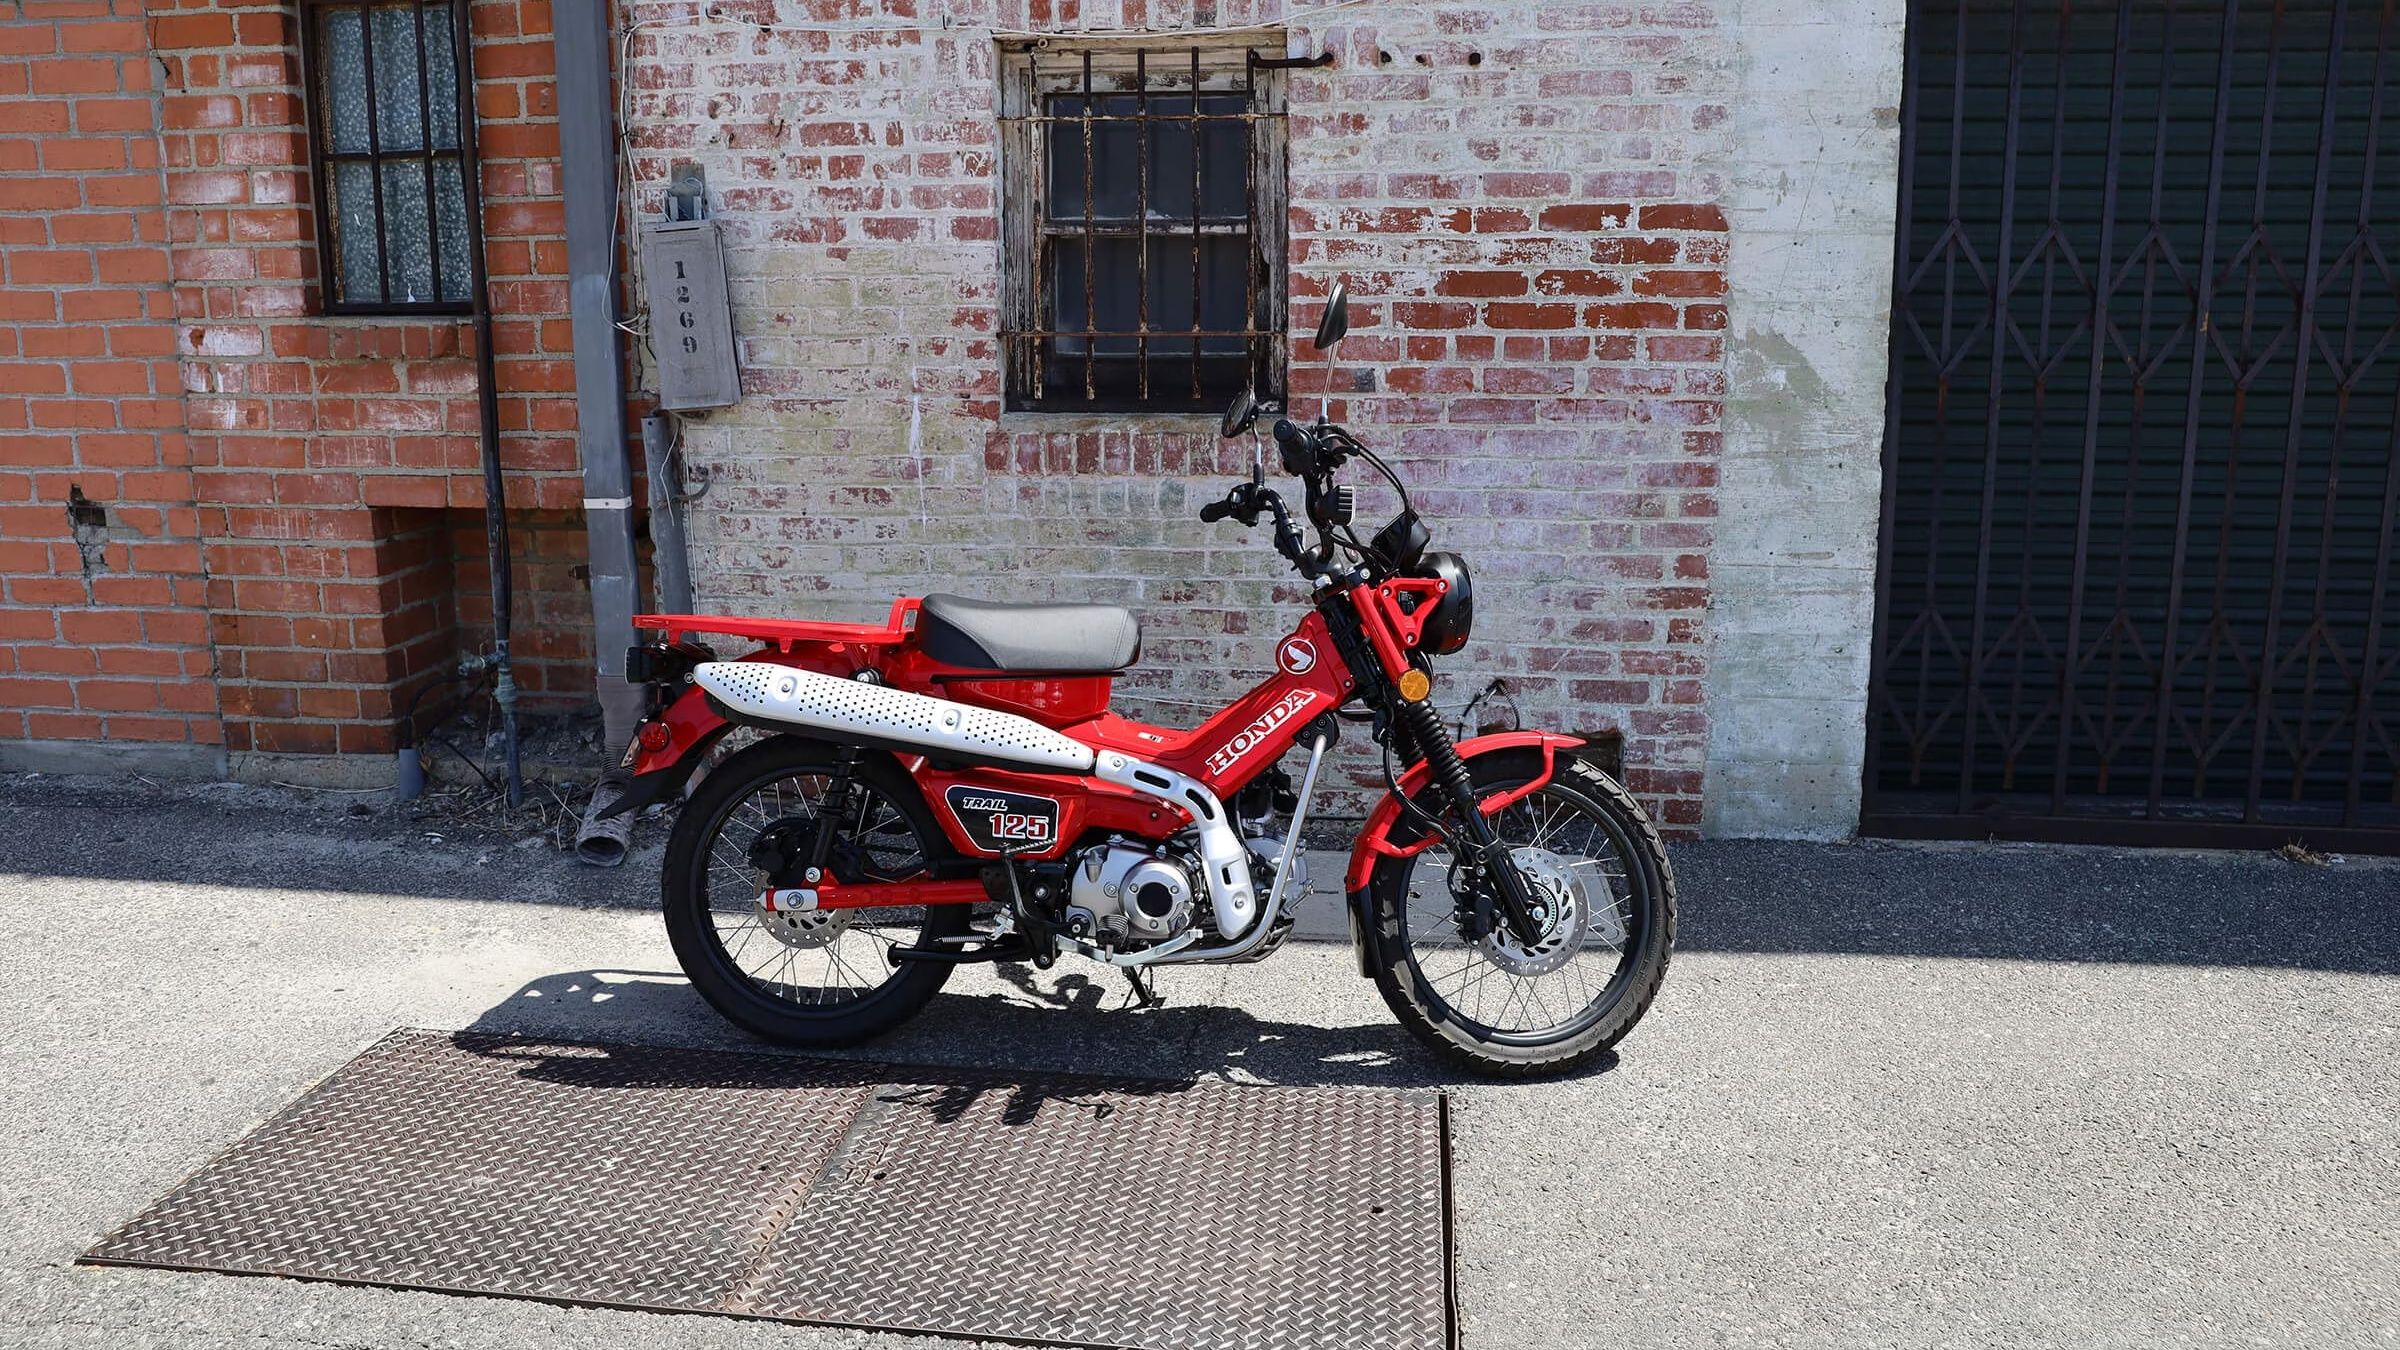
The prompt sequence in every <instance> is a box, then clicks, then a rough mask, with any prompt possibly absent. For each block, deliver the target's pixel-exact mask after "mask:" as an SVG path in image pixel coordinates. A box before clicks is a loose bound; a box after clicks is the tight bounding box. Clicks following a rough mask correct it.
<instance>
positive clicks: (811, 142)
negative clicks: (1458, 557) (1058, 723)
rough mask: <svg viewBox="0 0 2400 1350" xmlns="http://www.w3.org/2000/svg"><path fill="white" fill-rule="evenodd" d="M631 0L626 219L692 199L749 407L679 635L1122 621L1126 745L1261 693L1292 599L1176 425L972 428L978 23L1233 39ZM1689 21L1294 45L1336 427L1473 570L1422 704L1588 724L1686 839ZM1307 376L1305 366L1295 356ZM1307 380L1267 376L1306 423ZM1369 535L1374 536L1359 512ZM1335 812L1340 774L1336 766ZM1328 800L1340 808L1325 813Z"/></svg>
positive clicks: (1695, 541)
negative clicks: (1394, 480)
mask: <svg viewBox="0 0 2400 1350" xmlns="http://www.w3.org/2000/svg"><path fill="white" fill-rule="evenodd" d="M703 8H704V7H703V6H700V5H698V4H694V3H690V2H689V0H634V3H633V4H632V5H631V15H632V17H633V18H634V19H635V21H636V22H637V24H638V25H639V27H638V28H637V32H636V36H635V40H634V43H633V60H632V64H631V66H630V67H629V68H628V70H627V71H626V72H625V78H626V79H627V81H628V83H629V85H630V102H631V110H632V116H631V118H630V120H629V130H630V133H631V136H632V139H633V143H634V146H635V159H634V163H633V166H632V167H633V171H634V173H635V175H636V177H637V180H638V182H639V183H640V185H641V187H642V189H643V190H642V192H641V193H640V196H639V200H638V202H637V206H638V207H639V209H642V210H648V211H655V210H657V209H658V187H659V185H660V184H661V183H663V181H664V178H665V176H666V172H667V167H668V164H669V162H670V161H671V160H673V159H678V158H693V159H697V160H699V161H701V162H702V163H703V164H705V166H706V167H707V169H708V173H709V180H710V183H711V185H712V187H713V188H714V189H716V190H717V191H718V192H719V194H720V195H721V198H722V201H721V203H720V206H721V210H722V213H723V215H724V218H725V220H726V228H727V231H728V237H729V240H730V250H731V251H730V258H731V264H732V270H733V275H734V292H735V295H734V300H735V309H736V322H737V327H738V329H739V331H740V332H741V334H742V335H743V358H744V368H745V369H744V380H745V390H746V393H747V397H746V399H745V401H744V403H743V404H742V405H741V406H740V407H739V408H737V409H734V410H732V411H730V412H728V413H724V414H719V415H716V416H713V417H711V418H708V419H705V420H698V421H695V422H694V423H693V424H692V425H691V426H690V427H689V428H688V430H687V434H686V444H687V447H688V450H689V453H690V455H691V457H692V458H693V459H694V460H695V461H696V462H698V463H700V464H701V465H703V466H705V467H706V468H707V469H709V470H710V471H711V472H712V473H713V475H714V477H713V479H712V486H711V488H710V490H709V493H708V495H707V496H706V497H704V498H703V499H702V500H701V501H700V502H699V503H698V504H697V506H696V511H695V519H694V521H693V527H692V533H693V548H694V569H695V572H696V575H697V581H698V587H699V590H700V593H701V596H702V603H703V607H704V608H706V607H713V606H719V605H722V606H726V607H731V608H736V609H745V608H746V609H754V610H768V611H787V612H794V613H807V614H811V615H818V616H824V617H833V618H865V617H871V616H875V615H879V614H880V613H881V612H882V610H883V608H884V606H885V605H886V604H887V603H888V600H889V597H890V596H891V595H892V594H894V593H897V592H911V591H920V590H924V589H929V588H940V587H950V586H955V587H957V588H958V589H961V590H965V591H968V592H971V593H976V594H982V595H986V596H991V597H995V598H1028V599H1030V598H1052V597H1056V598H1083V597H1088V598H1094V599H1106V600H1115V601H1120V602H1123V603H1126V604H1130V605H1132V606H1134V607H1135V608H1136V609H1137V610H1139V611H1140V612H1141V614H1142V617H1143V620H1144V623H1145V628H1146V632H1147V634H1148V637H1147V640H1146V643H1145V662H1146V664H1145V668H1144V670H1143V671H1142V672H1141V673H1139V674H1138V675H1137V676H1136V677H1134V678H1133V680H1131V681H1130V682H1129V686H1128V687H1129V691H1130V692H1133V693H1137V694H1140V695H1144V696H1145V697H1144V698H1141V699H1136V700H1133V702H1134V704H1135V707H1136V709H1137V710H1138V711H1145V712H1147V713H1149V714H1151V715H1153V716H1156V717H1158V718H1160V719H1161V720H1168V721H1178V722H1184V723H1188V722H1189V721H1190V720H1192V719H1194V718H1196V717H1197V716H1198V715H1199V710H1198V709H1197V708H1192V707H1185V706H1181V705H1180V704H1179V703H1177V702H1174V701H1171V700H1193V701H1197V702H1201V703H1209V702H1221V701H1222V700H1223V699H1224V698H1225V697H1226V696H1227V695H1228V694H1229V693H1230V692H1232V691H1233V690H1235V689H1236V688H1238V687H1241V686H1244V685H1246V684H1248V683H1251V682H1254V681H1255V680H1256V679H1258V678H1260V677H1261V676H1262V675H1263V673H1264V672H1265V670H1266V668H1267V660H1268V654H1269V651H1270V644H1271V642H1272V639H1273V637H1274V636H1275V635H1276V634H1277V633H1278V632H1280V631H1281V630H1282V629H1283V627H1284V626H1286V625H1287V624H1288V623H1289V622H1290V621H1291V619H1292V618H1293V616H1294V614H1295V613H1296V608H1297V606H1298V605H1299V604H1300V603H1301V602H1302V599H1303V596H1302V593H1301V590H1300V588H1299V586H1298V585H1297V583H1296V582H1295V581H1294V580H1293V579H1292V578H1291V577H1290V576H1289V575H1288V573H1286V572H1285V571H1284V570H1283V568H1282V564H1281V562H1280V560H1278V559H1277V558H1275V557H1274V555H1273V554H1272V553H1271V552H1270V551H1269V550H1268V549H1267V548H1266V546H1265V540H1264V539H1263V538H1260V537H1252V536H1247V535H1245V534H1243V533H1242V532H1240V531H1238V530H1236V529H1235V528H1233V527H1231V526H1216V527H1209V526H1202V525H1200V524H1198V523H1197V521H1196V520H1195V519H1194V513H1195V511H1196V510H1197V508H1198V507H1199V505H1200V504H1201V503H1203V502H1205V501H1207V500H1210V499H1212V498H1214V497H1216V496H1217V495H1219V494H1220V493H1221V492H1222V490H1223V486H1224V482H1225V480H1226V479H1227V478H1229V477H1230V476H1232V475H1234V474H1235V473H1237V472H1240V471H1242V470H1243V469H1245V468H1246V466H1247V459H1248V451H1247V448H1246V447H1236V446H1227V445H1225V444H1222V443H1221V442H1219V441H1218V440H1217V438H1216V436H1215V434H1214V431H1213V428H1212V426H1211V423H1212V422H1213V419H1207V418H1190V417H1184V418H1175V417H1145V418H1125V417H1104V418H1084V417H1071V416H1059V415H1054V414H1053V415H1044V414H1014V413H1010V414H1003V413H1002V412H1001V410H1000V400H999V388H1000V385H999V373H998V368H997V355H998V353H997V344H996V341H995V340H994V338H993V337H992V334H993V333H994V331H995V330H996V328H997V326H998V313H997V301H998V279H999V268H1000V265H1001V263H1000V250H999V245H998V243H997V231H996V229H995V228H994V222H995V212H996V209H997V186H996V184H997V179H996V176H995V167H996V166H995V149H996V135H995V130H994V125H993V121H992V118H993V112H994V104H995V97H994V95H995V89H996V84H995V81H996V71H995V58H994V47H993V30H994V29H1009V30H1025V29H1052V28H1056V27H1059V26H1064V25H1074V24H1084V25H1090V26H1093V27H1098V28H1110V27H1121V26H1145V25H1147V26H1152V27H1157V28H1166V29H1180V28H1184V27H1188V26H1190V25H1192V24H1194V23H1195V22H1211V23H1213V24H1215V25H1218V26H1233V25H1237V24H1242V23H1249V22H1266V21H1273V20H1275V19H1277V18H1278V17H1279V16H1280V15H1281V14H1282V12H1283V9H1282V6H1281V5H1280V4H1277V3H1271V2H1268V0H1258V2H1257V3H1249V4H1242V3H1231V2H1226V3H1217V4H1208V3H1204V0H1192V2H1191V3H1186V2H1183V0H1175V2H1173V3H1170V2H1168V0H1153V2H1152V3H1147V4H1145V3H1142V2H1141V0H1117V3H1100V2H1098V0H1093V2H1090V3H1083V4H1080V5H1077V4H1075V3H1073V0H1056V2H1055V3H1052V2H1051V0H956V2H955V3H950V4H947V5H945V6H943V13H944V15H945V21H944V22H938V23H923V22H920V21H919V20H918V18H917V14H918V10H917V7H916V6H915V5H914V4H912V3H908V2H907V0H885V3H881V4H877V3H859V4H852V5H846V6H843V7H841V9H842V16H843V22H842V23H840V24H838V25H819V24H817V23H816V18H817V16H818V12H819V10H820V9H821V8H822V7H820V6H816V5H811V4H803V3H800V2H799V0H781V2H780V3H778V2H777V0H749V2H748V3H743V4H726V3H719V4H717V5H715V6H714V7H713V11H711V12H713V14H715V15H718V16H736V15H738V16H739V17H741V18H744V19H748V20H751V21H752V22H748V23H733V22H724V21H720V20H719V19H716V18H711V17H707V16H706V15H704V14H703V12H702V11H703ZM1716 20H1717V13H1716V10H1715V9H1714V8H1713V7H1712V6H1711V5H1708V4H1682V5H1675V4H1666V5H1656V6H1642V7H1638V8H1636V7H1631V6H1621V5H1608V4H1573V3H1557V4H1551V3H1545V4H1538V5H1537V4H1529V3H1527V4H1518V3H1497V2H1488V0H1487V2H1486V3H1428V4H1420V5H1408V6H1394V7H1390V8H1388V9H1387V8H1386V7H1382V6H1365V7H1356V8H1350V9H1327V10H1323V11H1322V12H1318V13H1308V14H1302V15H1301V17H1300V18H1298V19H1297V20H1296V21H1295V22H1294V23H1293V25H1292V36H1291V39H1290V44H1289V49H1290V50H1291V51H1293V52H1295V53H1314V52H1318V51H1328V50H1329V51H1331V52H1333V53H1334V54H1335V56H1336V58H1337V62H1336V64H1335V65H1334V66H1333V67H1332V68H1331V69H1329V70H1324V71H1313V72H1312V71H1295V72H1293V73H1292V74H1291V75H1290V77H1289V80H1288V84H1287V89H1288V97H1289V103H1290V108H1291V132H1292V135H1291V146H1292V149H1291V155H1290V175H1289V177H1290V183H1289V186H1290V220H1291V254H1290V263H1291V274H1292V282H1291V286H1292V293H1293V296H1294V320H1295V326H1296V327H1297V328H1299V329H1302V330H1305V329H1306V328H1307V327H1308V326H1309V325H1310V324H1311V323H1313V321H1314V318H1315V312H1316V304H1317V302H1321V298H1322V297H1323V296H1324V294H1325V293H1326V291H1327V290H1328V288H1329V287H1330V285H1331V283H1332V282H1333V280H1334V279H1336V278H1337V277H1340V278H1347V280H1348V282H1349V284H1350V287H1351V293H1352V296H1353V302H1352V317H1353V331H1354V333H1355V334H1356V336H1354V337H1353V338H1351V339H1350V341H1349V342H1348V343H1346V344H1344V346H1343V347H1342V350H1341V361H1340V365H1339V367H1338V373H1337V375H1336V383H1337V386H1338V388H1339V389H1340V391H1341V392H1340V396H1339V397H1338V398H1337V399H1336V400H1335V403H1334V407H1333V413H1334V415H1335V416H1336V417H1337V418H1340V419H1342V420H1345V421H1347V422H1348V423H1350V424H1351V425H1352V426H1353V427H1354V429H1356V430H1358V431H1359V432H1360V433H1361V434H1362V435H1363V436H1365V437H1367V438H1369V439H1370V440H1372V441H1373V442H1374V443H1376V444H1377V445H1378V446H1380V447H1382V448H1384V449H1386V450H1387V451H1390V452H1392V453H1393V456H1394V458H1395V459H1396V461H1397V463H1398V465H1399V467H1400V469H1401V472H1402V473H1403V475H1404V476H1405V477H1406V478H1408V480H1409V481H1410V482H1411V484H1412V485H1413V487H1414V489H1415V491H1416V494H1417V501H1418V505H1419V507H1420V509H1421V510H1423V511H1424V512H1425V514H1426V515H1428V516H1429V517H1430V518H1432V520H1433V521H1434V528H1435V535H1436V546H1437V547H1446V548H1452V549H1456V550H1458V551H1460V552H1462V553H1464V554H1466V555H1467V556H1468V558H1469V559H1470V561H1471V562H1472V564H1473V565H1474V568H1475V573H1476V579H1477V582H1478V587H1477V590H1478V595H1477V608H1478V614H1477V631H1476V638H1475V641H1474V642H1473V643H1472V644H1471V645H1470V647H1469V648H1468V650H1467V651H1466V652H1465V653H1463V654H1462V655H1461V656H1460V657H1457V658H1453V659H1452V660H1451V661H1449V662H1448V663H1446V665H1445V667H1444V668H1445V670H1446V671H1447V672H1449V673H1448V674H1447V675H1446V677H1445V678H1444V680H1443V681H1442V683H1441V684H1440V685H1439V686H1437V692H1436V696H1435V697H1436V700H1437V702H1442V703H1445V704H1452V705H1455V704H1458V703H1463V702H1464V701H1465V700H1466V699H1467V698H1468V697H1470V696H1471V695H1472V694H1474V693H1475V692H1476V690H1477V689H1479V688H1480V687H1481V684H1482V681H1483V679H1484V678H1485V676H1486V675H1487V674H1498V675H1502V676H1504V677H1506V678H1507V679H1508V681H1509V682H1510V684H1511V685H1512V686H1513V688H1514V689H1515V691H1516V694H1515V702H1516V704H1517V705H1518V707H1519V709H1520V710H1521V711H1522V713H1523V715H1524V718H1525V720H1526V722H1527V723H1528V724H1529V725H1550V726H1556V727H1561V728H1565V729H1569V730H1578V731H1594V732H1598V731H1615V732H1620V733H1622V734H1623V736H1624V737H1625V741H1626V751H1625V753H1626V761H1627V764H1628V767H1629V778H1630V780H1631V782H1632V783H1633V785H1634V786H1635V788H1636V789H1637V791H1639V792H1640V793H1642V794H1643V795H1644V796H1645V797H1646V798H1648V799H1649V800H1650V801H1651V802H1652V803H1653V805H1654V806H1655V807H1656V809H1657V810H1658V811H1659V812H1660V813H1661V815H1662V816H1663V817H1664V819H1665V820H1666V821H1668V822H1669V823H1671V824H1672V825H1673V826H1675V827H1677V828H1679V829H1688V828H1689V827H1691V826H1693V825H1695V824H1696V823H1697V821H1698V819H1699V791H1700V786H1701V770H1702V755H1703V747H1704V745H1705V742H1706V736H1707V722H1706V713H1705V710H1704V708H1703V707H1702V704H1701V694H1702V689H1703V687H1704V683H1703V682H1704V679H1705V675H1706V660H1707V657H1706V651H1707V648H1706V626H1705V623H1704V617H1705V612H1706V608H1707V604H1708V599H1709V591H1708V559H1709V553H1710V545H1711V541H1712V532H1713V528H1714V521H1715V514H1716V511H1715V504H1716V497H1715V489H1716V474H1717V456H1718V452H1719V449H1720V447H1719V437H1718V431H1717V426H1718V422H1719V419H1720V416H1721V412H1722V400H1723V394H1724V388H1725V365H1724V351H1723V345H1722V338H1721V333H1722V330H1723V329H1724V327H1725V321H1726V316H1725V310H1724V306H1723V305H1722V304H1721V303H1720V301H1719V299H1718V297H1720V296H1721V295H1722V294H1723V292H1724V265H1725V233H1724V230H1725V222H1724V220H1723V218H1722V216H1721V215H1720V213H1719V212H1718V210H1717V208H1716V207H1715V205H1714V203H1715V201H1716V199H1717V196H1718V193H1719V189H1720V185H1719V183H1718V181H1717V179H1716V177H1715V175H1714V173H1713V172H1712V171H1711V170H1710V168H1709V167H1708V166H1709V165H1711V164H1713V163H1715V162H1717V161H1718V159H1719V158H1720V157H1721V156H1722V154H1723V150H1724V144H1723V142H1724V137H1725V134H1726V133H1725V131H1724V129H1723V124H1724V122H1725V120H1726V108H1725V106H1724V100H1725V98H1726V95H1727V92H1728V90H1729V88H1730V84H1729V80H1728V78H1727V76H1726V74H1725V71H1726V69H1727V68H1728V66H1729V64H1730V63H1729V62H1728V60H1727V44H1726V43H1725V41H1724V39H1723V38H1722V37H1721V35H1720V34H1719V33H1718V32H1717V30H1716ZM1300 345H1303V348H1304V344H1300ZM1318 379H1319V375H1318V372H1317V370H1316V369H1315V368H1314V367H1313V366H1312V365H1311V364H1308V363H1303V364H1301V365H1300V366H1298V367H1297V368H1296V369H1295V370H1294V372H1293V384H1294V390H1295V394H1296V395H1297V396H1299V401H1300V403H1301V406H1302V407H1303V408H1304V409H1306V408H1308V407H1309V406H1310V402H1311V400H1310V395H1311V394H1312V393H1313V391H1314V390H1315V388H1316V381H1317V380H1318ZM1361 497H1362V505H1361V516H1362V518H1364V519H1370V520H1372V519H1380V516H1381V514H1383V513H1388V512H1389V510H1390V509H1391V507H1392V503H1391V502H1390V501H1389V500H1388V499H1387V498H1385V497H1383V496H1381V495H1379V494H1378V493H1377V492H1374V491H1370V490H1367V487H1366V485H1365V484H1362V485H1361ZM1351 768H1352V770H1353V773H1354V780H1353V781H1355V782H1360V783H1363V782H1365V781H1366V779H1367V771H1366V767H1365V766H1364V765H1363V764H1362V763H1359V762H1356V761H1354V762H1353V763H1352V765H1351ZM1351 801H1352V804H1355V801H1356V798H1352V799H1351Z"/></svg>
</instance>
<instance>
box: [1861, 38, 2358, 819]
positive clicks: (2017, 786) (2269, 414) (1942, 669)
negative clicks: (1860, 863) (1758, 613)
mask: <svg viewBox="0 0 2400 1350" xmlns="http://www.w3.org/2000/svg"><path fill="white" fill-rule="evenodd" d="M2394 39H2395V22H2394V5H2393V2H2392V0H2351V2H2350V3H2338V2H2337V0H2320V3H2314V4H2301V3H2288V4H2268V3H2215V4H2210V3H2169V2H2167V0H2127V2H2125V3H2119V4H2115V5H2110V4H2093V3H2086V4H2081V5H2077V4H2071V3H2060V2H2059V0H2047V2H2046V3H2038V4H2037V3H2026V2H2025V0H2019V3H2016V4H2013V5H2011V4H2007V3H1992V2H1991V0H1984V2H1983V3H1975V2H1973V0H1968V2H1967V3H1961V2H1960V0H1917V3H1913V4H1912V5H1911V6H1910V15H1909V24H1908V57H1907V75H1906V88H1905V92H1904V97H1903V109H1902V130H1901V136H1902V141H1901V146H1902V149H1901V210H1900V237H1899V248H1898V258H1897V265H1896V269H1895V281H1896V285H1895V299H1894V306H1893V316H1892V366H1891V380H1890V384H1889V387H1888V399H1889V407H1888V421H1887V427H1886V432H1885V446H1884V502H1883V536H1882V546H1881V556H1880V558H1879V571H1878V593H1877V615H1876V646H1875V660H1874V671H1873V677H1872V684H1871V688H1870V712H1869V719H1868V768H1867V781H1866V806H1865V812H1864V819H1863V828H1864V829H1865V831H1866V832H1868V833H1871V834H1895V835H1913V836H1957V837H1983V836H1987V835H1998V836H2002V837H2017V838H2052V839H2069V840H2088V841H2121V842H2139V843H2194V844H2203V845H2209V844H2215V845H2240V846H2250V845H2258V844H2270V843H2277V842H2282V841H2285V840H2291V839H2301V840H2305V841H2306V842H2308V843H2310V844H2312V845H2316V846H2318V847H2327V848H2348V849H2354V850H2377V851H2385V852H2400V780H2396V778H2395V773H2394V764H2395V752H2394V740H2395V731H2396V730H2400V619H2395V609H2396V608H2400V577H2396V576H2395V558H2394V531H2395V517H2396V515H2400V473H2396V472H2395V459H2396V456H2395V449H2394V440H2395V430H2396V428H2400V331H2396V330H2400V277H2396V274H2395V271H2394V263H2395V261H2400V124H2396V123H2400V117H2396V115H2395V112H2394V110H2393V108H2392V107H2391V104H2392V103H2393V102H2394V99H2393V97H2392V95H2393V93H2394V91H2393V90H2392V87H2391V85H2392V76H2391V65H2392V58H2393V54H2392V51H2391V48H2392V46H2393V45H2394Z"/></svg>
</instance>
